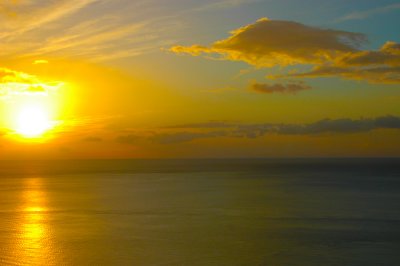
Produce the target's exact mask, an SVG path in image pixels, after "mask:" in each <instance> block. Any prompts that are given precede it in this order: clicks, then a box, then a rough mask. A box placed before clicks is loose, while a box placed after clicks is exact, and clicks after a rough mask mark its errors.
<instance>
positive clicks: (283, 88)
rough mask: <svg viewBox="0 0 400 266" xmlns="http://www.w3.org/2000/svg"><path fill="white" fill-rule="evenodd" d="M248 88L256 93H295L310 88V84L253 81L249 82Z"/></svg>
mask: <svg viewBox="0 0 400 266" xmlns="http://www.w3.org/2000/svg"><path fill="white" fill-rule="evenodd" d="M249 89H250V90H251V91H254V92H258V93H266V94H272V93H283V94H296V93H297V92H300V91H303V90H309V89H311V87H310V86H308V85H306V84H304V83H288V84H280V83H275V84H266V83H257V82H253V83H251V84H250V86H249Z"/></svg>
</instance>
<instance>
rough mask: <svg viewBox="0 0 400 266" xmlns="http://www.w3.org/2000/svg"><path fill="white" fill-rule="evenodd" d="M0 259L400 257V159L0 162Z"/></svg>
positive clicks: (153, 261) (169, 261)
mask: <svg viewBox="0 0 400 266" xmlns="http://www.w3.org/2000/svg"><path fill="white" fill-rule="evenodd" d="M0 265H272V266H275V265H278V266H279V265H289V266H291V265H301V266H308V265H315V266H324V265H360V266H361V265H363V266H364V265H374V266H375V265H393V266H398V265H400V160H399V159H320V160H316V159H293V160H256V159H253V160H117V161H34V162H15V161H2V162H0Z"/></svg>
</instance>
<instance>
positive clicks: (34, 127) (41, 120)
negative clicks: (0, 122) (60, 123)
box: [15, 105, 51, 138]
mask: <svg viewBox="0 0 400 266" xmlns="http://www.w3.org/2000/svg"><path fill="white" fill-rule="evenodd" d="M50 128H51V121H50V119H49V115H48V113H47V110H46V109H45V108H44V106H41V105H27V106H23V107H21V109H20V110H19V112H18V113H17V117H16V128H15V131H16V132H17V133H18V134H20V135H21V136H23V137H25V138H36V137H40V136H41V135H43V134H44V133H45V132H46V131H48V130H49V129H50Z"/></svg>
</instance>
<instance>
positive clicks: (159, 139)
mask: <svg viewBox="0 0 400 266" xmlns="http://www.w3.org/2000/svg"><path fill="white" fill-rule="evenodd" d="M226 134H227V133H226V131H210V132H177V133H168V134H157V135H154V136H152V137H151V138H150V140H151V141H152V142H156V143H160V144H173V143H181V142H189V141H193V140H196V139H204V138H216V137H223V136H226Z"/></svg>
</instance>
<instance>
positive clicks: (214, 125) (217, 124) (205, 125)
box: [164, 121, 236, 129]
mask: <svg viewBox="0 0 400 266" xmlns="http://www.w3.org/2000/svg"><path fill="white" fill-rule="evenodd" d="M234 126H236V124H234V123H229V122H225V121H210V122H205V123H192V124H181V125H172V126H166V127H164V128H171V129H174V128H175V129H184V128H230V127H234Z"/></svg>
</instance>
